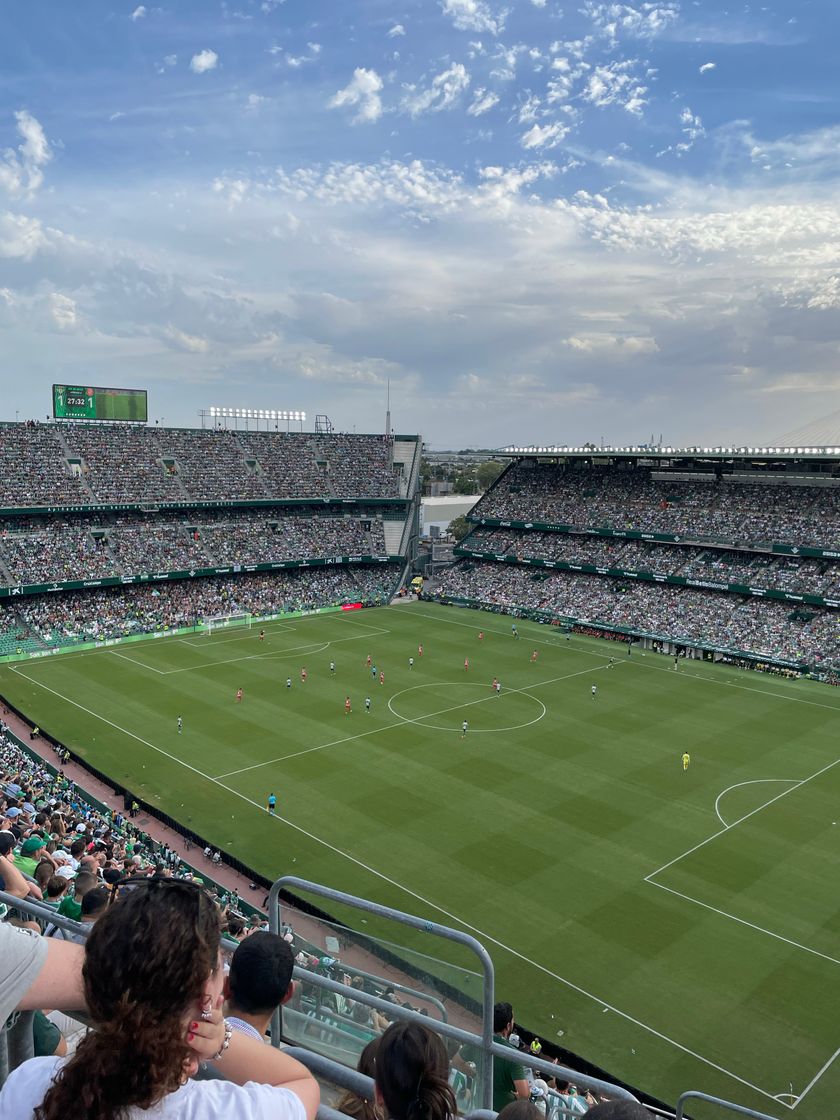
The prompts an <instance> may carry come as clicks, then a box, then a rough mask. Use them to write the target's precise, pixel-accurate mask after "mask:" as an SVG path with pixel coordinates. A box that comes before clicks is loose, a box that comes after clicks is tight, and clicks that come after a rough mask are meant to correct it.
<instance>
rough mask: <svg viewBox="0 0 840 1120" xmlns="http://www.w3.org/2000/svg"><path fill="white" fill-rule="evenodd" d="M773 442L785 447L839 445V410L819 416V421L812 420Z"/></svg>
mask: <svg viewBox="0 0 840 1120" xmlns="http://www.w3.org/2000/svg"><path fill="white" fill-rule="evenodd" d="M773 442H774V443H782V444H784V445H785V446H786V447H791V446H793V447H801V446H802V445H803V444H804V445H805V446H810V445H812V444H836V443H840V408H838V409H837V411H836V412H830V413H829V414H828V415H827V416H821V417H820V418H819V420H812V421H811V423H810V424H805V426H804V427H802V428H795V429H794V430H793V431H792V432H786V433H785V434H784V435H783V436H780V437H779V439H778V440H774V441H773Z"/></svg>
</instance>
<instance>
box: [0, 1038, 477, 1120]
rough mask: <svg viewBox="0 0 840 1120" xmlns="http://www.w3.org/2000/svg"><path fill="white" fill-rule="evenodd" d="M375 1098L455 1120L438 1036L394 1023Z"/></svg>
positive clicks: (397, 1119) (401, 1111)
mask: <svg viewBox="0 0 840 1120" xmlns="http://www.w3.org/2000/svg"><path fill="white" fill-rule="evenodd" d="M374 1094H375V1097H376V1104H377V1106H378V1107H379V1108H380V1109H382V1110H383V1111H384V1113H385V1115H386V1116H387V1117H388V1120H454V1118H455V1117H456V1116H457V1114H458V1106H457V1103H456V1101H455V1094H454V1093H453V1091H452V1086H451V1085H450V1084H449V1060H448V1059H447V1057H446V1048H445V1047H444V1045H443V1042H442V1041H441V1039H440V1037H439V1035H436V1034H435V1033H434V1031H431V1030H429V1028H428V1027H424V1026H423V1024H422V1023H417V1022H404V1023H392V1024H391V1026H390V1027H388V1029H387V1030H386V1031H385V1033H384V1034H383V1035H382V1037H381V1038H380V1040H379V1046H378V1047H377V1050H376V1074H375V1076H374ZM0 1100H1V1099H0Z"/></svg>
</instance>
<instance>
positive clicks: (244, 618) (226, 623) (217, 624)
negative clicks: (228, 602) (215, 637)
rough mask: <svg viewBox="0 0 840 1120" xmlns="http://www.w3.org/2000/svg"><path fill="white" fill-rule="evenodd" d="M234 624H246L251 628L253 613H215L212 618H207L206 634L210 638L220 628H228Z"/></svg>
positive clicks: (205, 623)
mask: <svg viewBox="0 0 840 1120" xmlns="http://www.w3.org/2000/svg"><path fill="white" fill-rule="evenodd" d="M233 626H244V627H246V628H247V629H248V630H250V629H251V615H250V614H248V613H247V612H244V613H243V614H214V615H212V616H211V617H210V618H205V620H204V634H205V636H206V637H208V638H209V637H210V636H211V635H212V634H215V633H217V632H218V631H219V630H228V629H230V628H231V627H233Z"/></svg>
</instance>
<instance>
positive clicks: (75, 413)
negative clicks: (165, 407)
mask: <svg viewBox="0 0 840 1120" xmlns="http://www.w3.org/2000/svg"><path fill="white" fill-rule="evenodd" d="M53 417H54V418H55V419H56V420H126V421H129V422H131V423H134V424H145V423H146V421H147V420H148V419H149V408H148V402H147V393H146V390H145V389H103V388H101V387H100V386H97V385H53Z"/></svg>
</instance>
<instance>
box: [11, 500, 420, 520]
mask: <svg viewBox="0 0 840 1120" xmlns="http://www.w3.org/2000/svg"><path fill="white" fill-rule="evenodd" d="M329 505H342V506H361V507H362V508H367V507H368V506H371V507H373V506H394V507H396V506H399V507H404V506H405V499H404V498H341V499H339V498H255V499H252V500H251V501H245V500H242V501H240V500H239V499H238V498H225V499H222V500H213V501H196V500H192V501H187V502H120V503H113V502H97V503H95V504H93V505H75V506H74V505H65V506H5V507H3V508H0V517H33V516H35V515H37V514H44V513H120V512H123V511H132V510H138V511H141V512H143V513H159V512H160V511H161V510H162V509H178V510H181V509H183V510H191V509H219V508H221V507H224V508H225V509H228V508H231V509H233V508H236V509H265V508H266V507H269V506H283V507H285V506H293V507H294V508H295V509H300V508H302V507H308V506H312V507H315V508H319V507H321V506H329Z"/></svg>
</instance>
